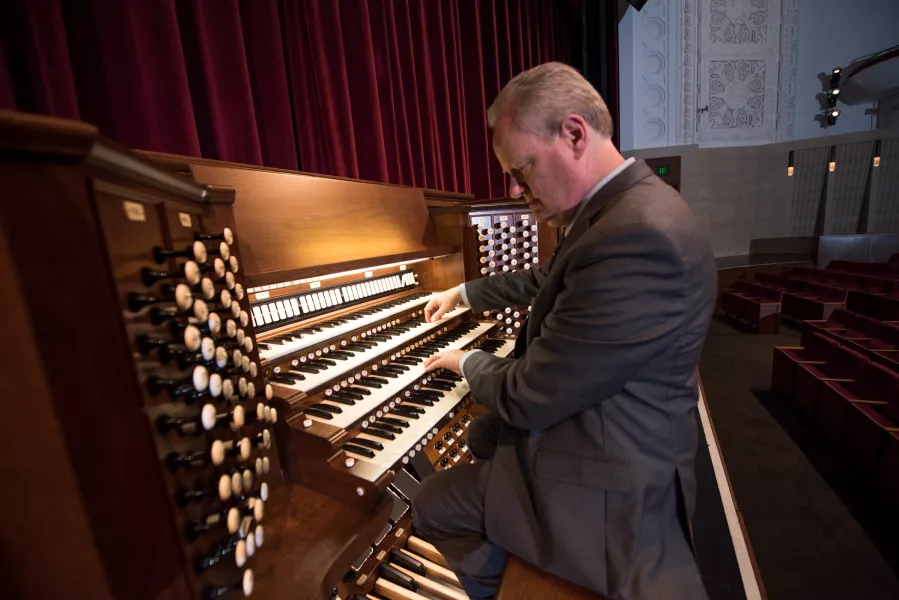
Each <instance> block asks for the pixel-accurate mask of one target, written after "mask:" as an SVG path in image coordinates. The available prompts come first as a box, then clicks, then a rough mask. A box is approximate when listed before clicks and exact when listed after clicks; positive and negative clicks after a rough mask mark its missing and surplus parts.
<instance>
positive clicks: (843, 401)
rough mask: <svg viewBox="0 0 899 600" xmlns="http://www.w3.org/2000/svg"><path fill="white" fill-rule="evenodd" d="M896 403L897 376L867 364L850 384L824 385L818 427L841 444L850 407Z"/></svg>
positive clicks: (898, 382) (898, 390)
mask: <svg viewBox="0 0 899 600" xmlns="http://www.w3.org/2000/svg"><path fill="white" fill-rule="evenodd" d="M897 400H899V373H896V372H895V371H892V370H890V369H887V368H886V367H884V366H883V365H879V364H877V363H868V364H866V365H865V366H864V367H863V368H862V371H861V372H860V373H859V374H858V378H857V379H856V380H855V381H854V382H852V383H838V382H835V381H827V382H825V383H824V387H823V388H821V395H820V397H819V399H818V428H819V429H820V431H821V433H823V434H824V435H825V436H827V437H828V438H830V439H832V440H836V441H841V440H842V437H843V430H844V428H845V424H846V414H847V411H848V410H849V408H850V407H851V405H852V404H871V405H875V406H881V407H882V408H885V407H886V406H888V405H889V403H891V402H896V401H897ZM897 409H899V403H897Z"/></svg>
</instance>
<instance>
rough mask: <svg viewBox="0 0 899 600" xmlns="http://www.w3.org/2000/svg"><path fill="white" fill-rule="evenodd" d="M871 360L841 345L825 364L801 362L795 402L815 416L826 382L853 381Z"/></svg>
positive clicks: (798, 406)
mask: <svg viewBox="0 0 899 600" xmlns="http://www.w3.org/2000/svg"><path fill="white" fill-rule="evenodd" d="M869 362H870V361H869V360H868V358H867V357H865V356H862V355H861V354H859V353H858V352H856V351H855V350H850V349H849V348H845V347H843V346H840V347H839V348H837V349H836V350H834V351H833V352H832V353H831V355H830V356H829V357H828V359H827V362H826V363H824V364H823V365H821V364H809V363H800V364H799V365H798V366H797V368H796V383H795V387H794V390H793V404H795V405H796V407H797V408H798V409H799V410H801V411H802V412H804V413H805V414H807V415H808V416H810V417H814V416H815V413H816V411H817V408H818V397H819V395H820V394H821V388H822V387H823V386H824V384H825V383H826V382H828V381H831V382H834V383H843V384H849V383H852V382H853V380H855V379H856V378H857V377H858V375H859V373H860V372H861V370H862V369H863V368H864V367H865V366H866V365H867V364H868V363H869Z"/></svg>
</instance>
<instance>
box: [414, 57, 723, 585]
mask: <svg viewBox="0 0 899 600" xmlns="http://www.w3.org/2000/svg"><path fill="white" fill-rule="evenodd" d="M487 120H488V123H489V125H490V127H491V129H492V130H493V146H494V151H495V153H496V156H497V158H498V159H499V161H500V163H501V165H502V167H503V169H504V171H505V172H506V173H508V175H509V178H510V193H511V195H512V196H513V197H515V198H524V199H525V200H526V201H527V202H528V206H529V207H530V209H531V210H532V211H533V213H534V216H535V217H536V218H537V219H538V220H539V221H541V222H545V223H547V224H549V225H551V226H554V227H559V228H562V234H563V235H562V237H561V241H560V244H559V246H558V247H557V249H556V252H555V254H554V255H553V258H552V260H550V261H548V262H547V263H546V264H545V265H541V266H540V267H539V268H532V269H528V270H520V271H513V272H508V273H502V274H498V275H497V276H495V277H487V278H483V279H477V280H473V281H469V282H467V283H464V284H462V285H460V286H458V287H456V288H453V289H450V290H447V291H445V292H443V293H441V294H437V295H435V296H434V297H433V298H432V299H431V300H430V301H429V303H428V305H427V307H426V309H425V318H426V320H428V321H432V320H437V319H440V318H441V317H443V315H444V314H445V313H446V312H447V311H450V310H452V309H454V308H455V307H456V306H457V305H458V304H459V303H460V302H461V303H464V304H465V305H467V306H469V307H471V309H472V310H473V311H485V310H490V309H495V308H497V307H501V306H509V305H512V306H527V305H530V306H531V311H530V321H529V323H528V325H527V327H526V328H523V331H522V332H521V336H523V338H524V341H525V342H526V352H524V355H523V356H520V357H518V358H517V359H510V358H501V357H498V356H495V355H493V354H490V353H487V352H483V351H480V350H470V351H467V352H466V351H463V350H452V351H448V352H443V353H440V354H438V355H436V356H433V357H431V358H429V359H428V360H427V361H426V364H425V366H426V368H427V369H429V370H438V369H449V370H451V371H454V372H456V373H458V374H461V375H464V377H465V378H466V379H467V381H468V382H469V385H470V387H471V390H472V394H473V395H474V397H475V398H476V399H477V400H478V401H479V402H481V403H482V404H484V405H486V407H487V408H488V409H489V412H488V414H487V415H486V416H484V417H482V418H479V419H477V420H475V421H474V422H473V423H472V425H471V427H470V428H469V433H468V443H469V447H470V448H471V451H472V453H473V454H474V455H475V458H476V459H479V460H477V462H475V463H474V464H472V465H464V466H460V467H457V468H454V469H450V470H447V471H443V472H441V473H437V474H436V475H434V476H432V477H429V478H427V479H425V480H424V481H422V485H421V489H420V490H419V492H418V495H417V497H416V499H415V501H414V503H413V516H414V522H415V528H416V532H417V533H418V535H420V536H421V537H423V538H425V539H426V540H428V541H430V542H432V543H433V544H434V545H435V546H436V548H437V549H438V550H439V551H440V552H441V553H442V554H443V555H444V556H445V557H446V559H447V561H448V562H449V564H450V566H452V567H453V569H454V570H455V571H456V573H457V575H458V576H459V579H460V581H461V582H462V584H463V586H464V588H465V590H466V592H467V593H468V594H469V596H470V597H471V598H492V597H493V596H494V594H495V592H496V589H497V586H498V584H499V581H500V576H501V573H502V569H503V566H504V564H505V561H506V558H507V553H509V552H511V553H513V554H515V555H516V556H518V557H520V558H522V559H524V560H526V561H527V562H529V563H532V564H534V565H536V566H538V567H540V568H541V569H543V570H545V571H548V572H551V573H553V574H556V575H558V576H560V577H562V578H564V579H568V580H570V581H573V582H575V583H577V584H580V585H582V586H584V587H586V588H588V589H591V590H594V591H596V592H599V593H601V594H604V595H605V596H608V597H609V598H616V599H617V598H621V599H626V600H639V599H650V598H652V599H655V598H690V599H698V598H704V597H706V594H705V590H704V588H703V584H702V580H701V578H700V575H699V572H698V569H697V567H696V564H695V562H694V559H693V554H692V550H691V540H690V535H689V529H688V519H689V517H690V515H691V513H692V511H693V508H694V504H695V487H696V485H695V479H694V473H693V460H694V456H695V453H696V448H697V432H696V427H695V413H696V409H697V408H696V407H697V376H696V365H697V361H698V358H699V353H700V349H701V347H702V344H703V341H704V339H705V334H706V330H707V328H708V324H709V319H710V317H711V314H712V310H713V306H714V302H715V294H716V292H715V289H716V285H715V282H716V274H715V265H714V261H713V257H712V253H711V251H710V247H709V243H708V241H707V239H706V236H705V234H704V233H703V232H702V231H701V230H700V228H699V227H698V225H697V223H696V221H695V220H694V218H693V215H692V214H691V212H690V210H689V208H688V207H687V205H686V204H685V202H684V201H683V199H682V198H681V196H680V195H679V194H678V192H677V191H675V190H674V189H672V188H670V187H669V186H667V185H666V184H664V183H663V182H662V181H661V180H660V179H658V178H657V177H655V176H654V175H653V173H652V172H651V170H650V169H649V168H648V167H647V166H646V164H645V163H644V162H643V161H635V160H634V159H630V160H625V159H624V158H623V157H622V156H621V154H619V152H618V151H617V149H616V148H615V147H614V145H613V144H612V141H611V134H612V125H611V118H610V115H609V112H608V110H607V108H606V105H605V103H604V102H603V100H602V98H601V97H600V96H599V94H598V93H597V92H596V90H595V89H593V87H592V86H591V85H590V84H589V83H588V82H587V81H586V80H585V79H584V78H583V77H582V76H581V75H580V74H578V73H577V72H576V71H575V70H574V69H572V68H570V67H567V66H565V65H562V64H559V63H547V64H543V65H540V66H538V67H536V68H534V69H531V70H529V71H526V72H524V73H521V74H520V75H518V76H517V77H515V78H514V79H513V80H512V81H510V82H509V84H508V85H506V87H505V88H503V90H502V91H501V92H500V94H499V96H498V97H497V99H496V101H495V102H494V104H493V106H492V107H491V108H490V109H489V111H488V113H487Z"/></svg>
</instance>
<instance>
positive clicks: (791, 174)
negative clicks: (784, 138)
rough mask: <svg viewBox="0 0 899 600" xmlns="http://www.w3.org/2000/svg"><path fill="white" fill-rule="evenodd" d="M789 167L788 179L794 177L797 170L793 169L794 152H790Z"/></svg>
mask: <svg viewBox="0 0 899 600" xmlns="http://www.w3.org/2000/svg"><path fill="white" fill-rule="evenodd" d="M788 165H789V166H787V177H792V176H793V171H795V169H794V168H793V151H792V150H790V162H789V163H788Z"/></svg>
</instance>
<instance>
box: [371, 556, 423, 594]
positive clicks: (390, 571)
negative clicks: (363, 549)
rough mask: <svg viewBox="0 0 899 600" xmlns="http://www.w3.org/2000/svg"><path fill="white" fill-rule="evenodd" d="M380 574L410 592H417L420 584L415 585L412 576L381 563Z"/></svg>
mask: <svg viewBox="0 0 899 600" xmlns="http://www.w3.org/2000/svg"><path fill="white" fill-rule="evenodd" d="M378 572H379V574H380V575H381V577H383V578H384V579H386V580H387V581H390V582H392V583H395V584H397V585H398V586H400V587H404V588H406V589H407V590H409V591H412V592H417V591H418V584H417V583H415V580H414V579H412V576H411V575H406V574H405V573H403V572H402V571H400V570H399V569H397V568H395V567H391V566H390V565H388V564H386V563H383V562H382V563H381V564H380V565H379V566H378Z"/></svg>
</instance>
